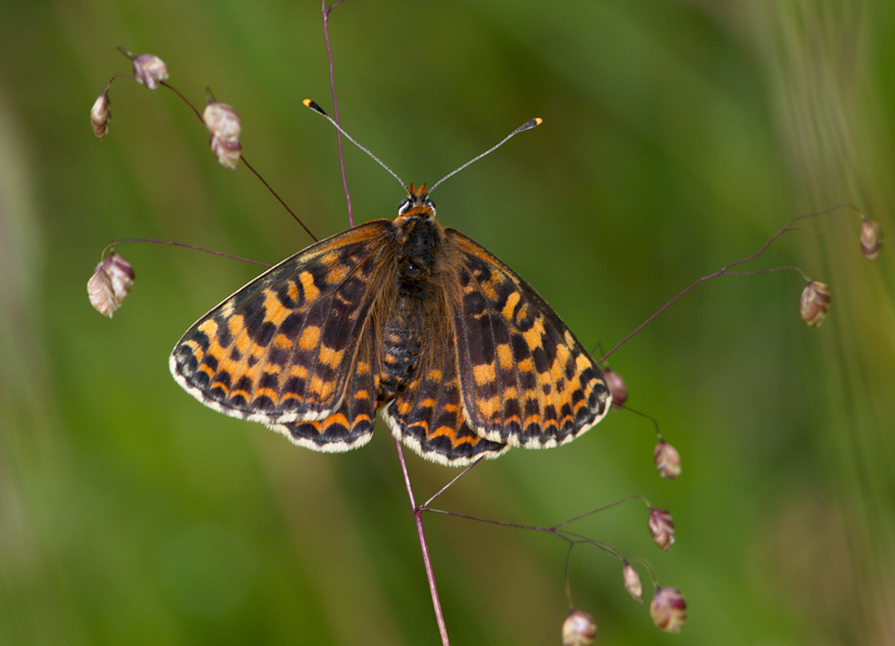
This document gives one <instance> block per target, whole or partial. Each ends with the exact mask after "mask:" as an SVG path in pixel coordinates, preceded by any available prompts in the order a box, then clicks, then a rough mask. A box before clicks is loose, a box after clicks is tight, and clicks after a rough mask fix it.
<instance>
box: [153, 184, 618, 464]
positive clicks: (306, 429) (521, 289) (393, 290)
mask: <svg viewBox="0 0 895 646" xmlns="http://www.w3.org/2000/svg"><path fill="white" fill-rule="evenodd" d="M170 368H171V373H172V374H173V376H174V379H175V380H177V382H178V383H179V384H180V385H181V386H182V387H183V388H184V389H186V391H187V392H189V393H190V394H191V395H193V396H194V397H196V398H197V399H198V400H199V401H201V402H202V403H203V404H205V405H206V406H209V407H210V408H213V409H214V410H217V411H219V412H221V413H225V414H227V415H231V416H233V417H238V418H242V419H245V420H249V421H254V422H261V423H262V424H265V425H266V426H268V427H270V428H271V429H273V430H275V431H278V432H280V433H283V434H284V435H285V436H286V437H288V438H289V439H290V440H292V442H294V443H295V444H298V445H300V446H305V447H308V448H311V449H314V450H317V451H347V450H349V449H353V448H356V447H359V446H362V445H364V444H366V443H367V442H368V441H369V440H370V438H371V436H372V433H373V423H374V420H375V415H376V412H377V411H381V414H382V416H383V417H384V419H385V421H386V422H387V423H388V425H389V427H390V428H391V430H392V433H393V434H394V435H395V436H396V437H397V438H399V439H401V440H402V441H403V442H404V444H405V445H407V446H409V447H411V448H412V449H414V450H415V451H416V452H418V453H419V454H420V455H421V456H423V457H424V458H427V459H430V460H433V461H435V462H439V463H441V464H446V465H455V466H460V465H465V464H469V463H470V462H471V461H473V460H475V459H477V458H479V457H480V456H484V457H488V458H492V457H496V456H498V455H501V454H502V453H504V452H505V451H507V450H508V449H509V448H510V447H526V448H541V447H553V446H558V445H560V444H565V443H566V442H569V441H570V440H572V439H574V438H575V437H577V436H578V435H580V434H581V433H583V432H584V431H586V430H588V429H589V428H591V427H592V426H594V425H595V424H596V423H597V422H599V421H600V420H601V419H602V418H603V416H604V415H605V414H606V412H607V411H608V410H609V404H610V402H611V397H610V395H609V391H608V388H607V385H606V381H605V380H604V378H603V375H602V373H601V372H600V369H599V367H598V366H597V364H596V362H595V361H594V359H593V358H592V357H591V356H590V355H589V354H588V352H587V351H586V350H585V349H584V348H583V347H582V345H581V344H580V343H579V342H578V340H577V339H576V338H575V336H574V335H573V334H572V332H571V331H569V329H568V328H567V327H566V325H565V324H564V323H563V322H562V320H561V319H560V318H559V316H557V314H556V313H555V312H554V311H553V310H552V309H551V308H550V306H549V305H547V303H546V302H545V301H544V300H543V299H542V298H541V297H540V296H539V295H538V294H537V292H535V290H534V289H533V288H532V287H530V286H529V285H528V283H526V282H525V281H524V280H523V279H522V278H520V277H519V276H518V275H517V274H516V273H515V272H514V271H513V270H512V269H510V268H509V267H507V266H506V265H505V264H503V263H502V262H501V261H500V260H498V259H497V258H496V257H495V256H493V255H492V254H491V253H489V252H488V251H486V250H485V249H484V248H483V247H482V246H480V245H479V244H478V243H476V242H474V241H473V240H472V239H470V238H468V237H467V236H465V235H463V234H462V233H460V232H459V231H457V230H455V229H452V228H449V227H442V226H441V225H440V224H439V223H438V222H436V221H435V205H434V203H433V202H432V200H431V199H430V198H429V195H428V193H427V192H426V187H425V184H424V185H423V186H421V187H420V188H419V189H414V187H413V185H412V184H411V185H410V187H409V189H408V192H407V197H406V198H405V199H404V200H403V201H402V202H401V204H400V206H399V208H398V217H397V218H396V219H395V220H394V221H392V220H387V219H382V220H372V221H370V222H366V223H364V224H360V225H358V226H356V227H354V228H352V229H349V230H347V231H344V232H342V233H339V234H336V235H334V236H332V237H330V238H327V239H326V240H322V241H320V242H317V243H315V244H312V245H311V246H309V247H307V248H306V249H304V250H303V251H300V252H298V253H297V254H295V255H294V256H292V257H290V258H287V259H286V260H284V261H283V262H281V263H280V264H279V265H276V266H275V267H273V268H271V269H270V270H268V271H267V272H265V273H264V274H262V275H261V276H259V277H258V278H256V279H255V280H253V281H251V282H250V283H249V284H248V285H246V286H245V287H243V288H242V289H240V290H239V291H237V292H236V293H235V294H233V295H232V296H230V297H229V298H227V299H226V300H225V301H224V302H223V303H221V304H220V305H218V306H217V307H215V308H214V309H212V310H211V311H210V312H209V313H208V314H206V315H205V316H203V317H202V318H201V319H199V321H198V322H196V324H195V325H193V326H192V327H191V328H190V329H189V330H188V331H187V332H186V334H184V335H183V338H181V339H180V341H178V343H177V345H176V346H175V347H174V351H173V352H172V354H171V359H170Z"/></svg>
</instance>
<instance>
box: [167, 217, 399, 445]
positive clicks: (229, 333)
mask: <svg viewBox="0 0 895 646" xmlns="http://www.w3.org/2000/svg"><path fill="white" fill-rule="evenodd" d="M390 228H391V223H390V222H389V221H388V220H374V221H372V222H367V223H366V224H363V225H360V226H358V227H355V228H354V229H350V230H348V231H345V232H343V233H340V234H338V235H335V236H333V237H331V238H328V239H326V240H323V241H321V242H319V243H316V244H314V245H311V246H310V247H308V248H306V249H305V250H303V251H301V252H299V253H298V254H296V255H294V256H292V257H291V258H288V259H287V260H285V261H283V262H282V263H280V264H279V265H277V266H276V267H274V268H272V269H270V270H269V271H267V272H266V273H264V274H262V275H261V276H260V277H258V278H257V279H255V280H254V281H252V282H251V283H249V284H248V285H246V286H245V287H243V288H242V289H241V290H239V291H238V292H236V293H235V294H234V295H233V296H231V297H230V298H228V299H227V300H225V301H224V302H223V303H221V304H220V305H219V306H217V307H216V308H215V309H213V310H212V311H211V312H209V313H208V314H206V315H205V316H204V317H203V318H201V319H200V320H199V321H198V322H197V323H196V324H195V325H193V327H192V328H190V329H189V330H188V331H187V333H186V334H185V335H184V336H183V338H182V339H181V340H180V341H179V342H178V343H177V345H176V346H175V348H174V351H173V353H172V355H171V361H170V364H171V372H172V374H173V375H174V378H175V379H176V380H177V381H178V383H180V384H181V385H182V386H183V387H184V388H185V389H186V390H187V391H189V392H190V393H191V394H192V395H194V396H195V397H196V398H197V399H199V400H200V401H201V402H203V403H204V404H206V405H207V406H210V407H211V408H214V409H215V410H218V411H220V412H222V413H226V414H228V415H232V416H235V417H241V418H244V419H248V420H252V421H258V422H263V423H266V424H268V425H273V424H289V423H292V422H299V421H309V420H325V418H327V417H329V416H330V415H331V414H333V413H335V412H336V411H337V410H338V409H339V408H340V407H341V406H342V400H343V397H344V395H345V392H346V387H347V385H348V384H349V382H351V381H352V375H355V374H356V372H357V371H356V367H357V366H356V363H357V354H358V347H359V345H360V342H361V339H362V338H363V335H364V333H365V325H366V324H367V323H368V314H369V312H370V309H371V307H373V306H374V304H375V301H376V298H377V295H378V294H379V293H380V292H379V290H377V289H376V288H375V284H376V283H381V282H382V281H384V280H387V278H386V277H384V276H383V274H386V273H388V271H389V269H390V265H389V263H388V262H383V261H382V259H381V257H380V256H381V253H382V251H383V249H384V248H386V246H387V242H388V231H389V230H390ZM370 351H371V352H372V350H370ZM373 399H374V400H375V397H374V398H373ZM352 405H353V404H352ZM352 411H354V412H356V409H355V408H352V407H351V406H349V413H351V412H352ZM296 428H298V427H296ZM347 428H348V429H349V430H348V433H347V435H346V436H345V438H343V439H341V440H338V442H342V443H345V442H351V441H352V440H351V439H350V438H352V437H354V436H355V435H356V434H357V430H356V429H355V430H351V429H353V428H354V427H353V426H352V424H351V422H350V420H349V423H348V426H347ZM278 430H282V429H278ZM333 430H335V429H333ZM360 434H361V435H363V433H360ZM324 435H325V433H324ZM336 435H339V434H338V433H335V434H331V436H332V437H335V436H336ZM327 437H330V436H327ZM308 441H309V442H312V443H313V440H308ZM353 441H354V442H357V439H354V440H353ZM338 442H337V443H338ZM323 443H324V444H325V443H326V441H324V442H323Z"/></svg>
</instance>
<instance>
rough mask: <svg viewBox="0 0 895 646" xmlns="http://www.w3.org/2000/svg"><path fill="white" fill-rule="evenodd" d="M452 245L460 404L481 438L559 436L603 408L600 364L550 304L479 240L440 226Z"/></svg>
mask: <svg viewBox="0 0 895 646" xmlns="http://www.w3.org/2000/svg"><path fill="white" fill-rule="evenodd" d="M445 233H446V235H447V238H448V240H450V241H451V244H452V245H453V246H454V248H455V250H456V253H455V255H456V257H457V260H456V264H455V268H454V271H455V272H456V280H457V283H458V285H457V286H456V290H455V291H456V293H454V294H450V295H449V302H450V303H451V304H452V311H451V318H452V320H453V325H454V334H455V337H456V352H457V366H458V372H459V378H460V386H461V393H462V399H463V403H464V408H465V412H466V414H467V417H468V420H469V423H470V425H471V426H472V427H473V428H475V429H476V431H477V432H478V433H479V434H480V435H481V436H482V437H484V438H486V439H488V440H491V441H494V442H501V443H506V444H508V445H510V446H527V447H530V448H537V447H549V446H557V445H559V444H563V443H565V442H568V441H570V440H572V439H573V438H575V437H576V436H577V435H579V434H580V433H582V432H584V431H585V430H587V429H589V428H590V427H591V426H593V425H594V424H596V423H597V422H598V421H600V419H602V417H603V415H605V414H606V412H607V410H608V405H609V401H610V398H609V392H608V389H607V387H606V383H605V381H604V380H603V376H602V374H601V372H600V369H599V368H598V367H597V365H596V362H594V360H593V359H592V358H591V356H590V355H589V354H588V353H587V351H586V350H585V349H584V348H583V347H582V346H581V344H580V343H579V342H578V340H577V339H576V338H575V337H574V335H573V334H572V333H571V331H569V329H568V328H567V327H566V325H565V324H564V323H563V322H562V320H561V319H560V318H559V316H558V315H557V314H556V312H554V311H553V310H552V309H551V308H550V306H549V305H547V303H546V302H545V301H544V300H543V299H542V298H541V297H540V296H539V295H538V294H537V292H535V291H534V289H533V288H532V287H531V286H529V285H528V283H526V282H525V281H524V280H523V279H522V278H520V277H519V276H518V275H517V274H516V273H515V272H514V271H513V270H512V269H510V268H509V267H507V266H506V265H504V264H503V263H502V262H501V261H500V260H498V259H497V258H496V257H494V256H493V255H492V254H491V253H489V252H488V251H486V250H485V249H484V248H482V247H481V246H480V245H479V244H477V243H476V242H474V241H473V240H471V239H470V238H468V237H466V236H465V235H463V234H462V233H460V232H458V231H456V230H454V229H445Z"/></svg>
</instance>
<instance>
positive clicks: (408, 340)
mask: <svg viewBox="0 0 895 646" xmlns="http://www.w3.org/2000/svg"><path fill="white" fill-rule="evenodd" d="M393 226H394V236H395V243H396V249H397V250H398V252H397V254H396V256H395V263H396V269H397V271H396V272H395V273H394V280H395V285H394V294H395V298H394V301H393V302H392V304H391V307H390V308H389V310H388V311H387V312H386V313H385V320H384V325H383V337H384V338H383V341H384V344H383V353H382V358H383V366H382V368H383V374H382V375H381V383H380V388H381V396H382V395H384V396H385V398H387V399H391V398H393V397H395V396H396V395H397V393H398V392H399V391H400V390H401V389H402V388H403V387H404V386H406V385H407V384H408V383H410V381H411V380H412V379H413V377H414V375H415V374H416V373H417V371H418V369H419V357H420V354H421V348H422V347H423V346H424V345H425V344H426V342H427V341H429V342H431V341H433V340H434V338H433V337H434V336H435V335H436V334H442V333H443V330H440V329H439V326H438V325H436V324H435V322H436V321H443V317H442V316H439V310H440V304H441V303H442V299H441V294H442V292H441V290H442V289H443V287H442V286H441V285H440V283H439V276H440V272H441V271H442V270H443V267H442V265H443V263H444V259H443V252H444V242H445V241H444V230H443V229H442V228H441V226H440V225H439V224H438V223H437V222H435V206H434V204H432V202H431V200H429V199H428V197H427V196H426V194H425V187H422V188H420V189H419V191H418V192H414V191H413V190H412V189H411V191H410V193H409V195H408V197H407V199H406V200H404V202H402V203H401V207H400V209H399V214H398V217H397V218H396V219H395V221H394V222H393ZM438 340H439V341H440V342H442V343H443V342H444V339H438Z"/></svg>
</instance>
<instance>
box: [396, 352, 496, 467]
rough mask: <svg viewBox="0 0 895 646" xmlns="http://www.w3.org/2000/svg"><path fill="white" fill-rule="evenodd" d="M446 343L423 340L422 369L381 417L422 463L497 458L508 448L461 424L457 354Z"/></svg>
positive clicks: (463, 422) (462, 418) (463, 423)
mask: <svg viewBox="0 0 895 646" xmlns="http://www.w3.org/2000/svg"><path fill="white" fill-rule="evenodd" d="M445 341H446V339H445V338H444V337H443V336H440V337H436V336H435V335H431V336H430V337H429V338H428V339H426V341H425V342H424V348H423V349H422V350H421V352H420V356H421V357H425V358H426V361H425V363H424V364H423V365H421V366H420V369H419V371H418V372H417V374H416V376H415V377H414V378H413V379H411V380H410V382H409V383H408V384H407V385H406V387H405V388H404V389H403V390H402V391H401V392H400V393H399V394H398V396H397V397H396V398H395V399H394V400H393V401H392V402H391V403H389V404H388V405H387V406H386V407H385V408H384V409H383V411H382V415H383V417H384V418H385V420H386V421H387V422H388V424H389V426H390V427H391V429H392V433H394V435H395V437H397V438H399V439H401V441H402V442H404V444H406V445H407V446H409V447H410V448H412V449H413V450H414V451H416V452H417V453H419V454H420V455H421V456H423V457H424V458H426V459H427V460H432V461H434V462H438V463H440V464H445V465H450V466H462V465H465V464H469V463H470V462H472V461H473V460H475V459H476V458H478V457H480V456H485V457H488V458H496V457H497V456H498V455H501V454H502V453H504V452H505V451H506V450H507V449H509V448H510V447H509V446H508V445H507V444H506V443H505V442H495V441H491V440H488V439H485V438H484V437H481V436H480V435H479V434H478V433H476V431H475V429H473V428H472V427H471V426H470V425H469V424H468V422H467V421H466V417H465V416H464V414H463V407H462V401H461V395H460V379H459V376H458V374H457V358H456V353H455V352H454V351H453V348H452V347H451V345H450V344H448V343H445Z"/></svg>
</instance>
